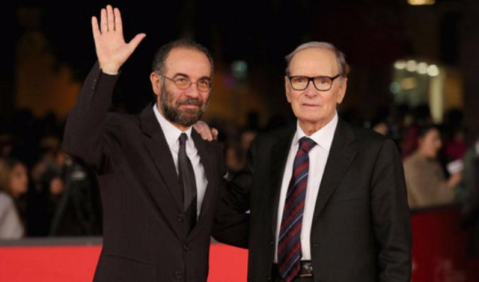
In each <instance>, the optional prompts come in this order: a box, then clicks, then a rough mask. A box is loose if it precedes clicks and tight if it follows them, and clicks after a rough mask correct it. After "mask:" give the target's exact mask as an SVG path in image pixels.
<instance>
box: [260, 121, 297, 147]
mask: <svg viewBox="0 0 479 282" xmlns="http://www.w3.org/2000/svg"><path fill="white" fill-rule="evenodd" d="M295 132H296V122H290V123H288V124H286V125H284V126H281V127H279V128H275V129H272V130H267V131H264V132H261V133H258V135H257V136H256V138H255V143H258V144H274V143H276V142H277V141H279V140H284V139H285V138H292V137H293V135H294V133H295Z"/></svg>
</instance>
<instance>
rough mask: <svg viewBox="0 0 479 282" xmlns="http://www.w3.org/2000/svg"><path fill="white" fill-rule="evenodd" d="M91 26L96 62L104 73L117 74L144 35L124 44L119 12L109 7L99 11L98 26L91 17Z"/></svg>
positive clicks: (138, 35) (95, 20) (94, 18)
mask: <svg viewBox="0 0 479 282" xmlns="http://www.w3.org/2000/svg"><path fill="white" fill-rule="evenodd" d="M91 26H92V29H93V38H94V40H95V49H96V55H97V57H98V62H99V64H100V67H101V69H102V70H103V72H105V73H117V72H118V71H119V69H120V67H121V66H122V65H123V64H124V63H125V61H126V60H127V59H128V58H129V57H130V55H131V54H132V53H133V51H135V49H136V47H137V46H138V45H139V44H140V42H141V41H142V40H143V38H145V36H146V34H144V33H140V34H137V35H136V36H135V38H133V39H132V40H131V41H130V42H129V43H126V42H125V39H124V38H123V24H122V21H121V14H120V10H119V9H118V8H115V9H113V8H112V6H111V5H108V6H106V8H104V9H101V24H100V26H98V20H97V18H96V17H92V19H91Z"/></svg>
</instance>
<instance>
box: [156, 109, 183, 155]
mask: <svg viewBox="0 0 479 282" xmlns="http://www.w3.org/2000/svg"><path fill="white" fill-rule="evenodd" d="M153 112H154V113H155V116H156V119H157V120H158V122H159V123H160V126H161V129H162V130H163V134H165V138H166V142H167V143H168V146H170V147H172V146H173V145H175V144H176V142H178V139H179V138H180V135H181V133H183V131H181V130H180V129H179V128H177V127H176V126H174V125H173V124H172V123H171V122H170V121H169V120H167V119H166V118H165V117H164V116H163V115H162V114H161V113H160V111H158V107H157V104H156V103H155V104H154V105H153ZM184 133H186V135H187V136H188V140H191V126H190V127H188V129H187V130H186V131H185V132H184Z"/></svg>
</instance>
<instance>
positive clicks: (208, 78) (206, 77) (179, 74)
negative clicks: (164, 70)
mask: <svg viewBox="0 0 479 282" xmlns="http://www.w3.org/2000/svg"><path fill="white" fill-rule="evenodd" d="M177 76H183V77H187V78H190V76H189V75H187V74H186V73H181V72H179V73H176V74H175V75H174V76H173V78H175V77H177ZM202 79H207V80H210V81H211V77H209V76H202V77H200V78H199V79H198V80H202Z"/></svg>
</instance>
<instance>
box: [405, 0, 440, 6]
mask: <svg viewBox="0 0 479 282" xmlns="http://www.w3.org/2000/svg"><path fill="white" fill-rule="evenodd" d="M407 2H408V3H409V5H412V6H421V5H434V3H435V2H436V1H435V0H407Z"/></svg>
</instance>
